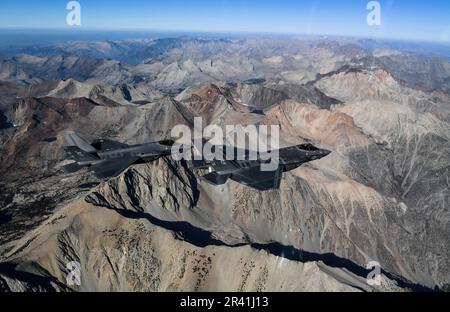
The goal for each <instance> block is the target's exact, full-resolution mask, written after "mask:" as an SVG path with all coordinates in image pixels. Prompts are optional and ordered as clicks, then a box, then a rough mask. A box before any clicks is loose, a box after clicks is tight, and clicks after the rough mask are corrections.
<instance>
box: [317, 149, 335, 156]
mask: <svg viewBox="0 0 450 312" xmlns="http://www.w3.org/2000/svg"><path fill="white" fill-rule="evenodd" d="M331 153H332V152H331V151H329V150H326V149H323V150H320V156H322V157H326V156H328V155H330V154H331Z"/></svg>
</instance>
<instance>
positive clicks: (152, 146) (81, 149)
mask: <svg viewBox="0 0 450 312" xmlns="http://www.w3.org/2000/svg"><path fill="white" fill-rule="evenodd" d="M65 139H66V142H67V147H66V148H65V150H64V152H65V156H66V158H67V159H71V160H73V161H75V162H74V163H71V164H69V165H66V166H64V167H63V168H62V169H63V170H64V171H65V172H66V173H74V172H77V171H79V170H81V169H83V168H86V167H87V168H88V169H89V170H90V171H92V172H93V173H94V175H95V176H96V177H97V178H99V179H101V180H103V179H107V178H111V177H115V176H117V175H119V174H120V173H121V172H123V171H124V170H126V169H127V168H128V167H130V166H131V165H134V164H139V163H147V162H151V161H154V160H157V159H158V158H160V157H162V156H167V155H170V154H171V147H172V145H173V144H174V142H173V141H171V140H167V141H160V142H154V143H147V144H141V145H127V144H123V143H119V142H114V141H110V140H96V141H94V142H92V144H91V143H88V142H87V141H86V140H85V139H83V138H82V137H81V136H79V135H78V134H76V133H66V135H65Z"/></svg>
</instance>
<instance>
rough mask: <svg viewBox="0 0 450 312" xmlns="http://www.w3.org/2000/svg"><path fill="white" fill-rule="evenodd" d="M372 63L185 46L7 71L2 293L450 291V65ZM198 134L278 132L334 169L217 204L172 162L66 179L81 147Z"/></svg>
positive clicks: (67, 55)
mask: <svg viewBox="0 0 450 312" xmlns="http://www.w3.org/2000/svg"><path fill="white" fill-rule="evenodd" d="M368 46H369V45H368V43H367V42H362V41H354V42H353V41H351V40H346V41H345V43H344V42H339V41H334V40H331V39H327V40H325V39H314V38H298V37H296V38H276V37H273V38H269V37H267V38H263V37H251V38H239V39H234V38H226V39H221V38H217V39H214V38H207V39H205V38H179V39H155V40H153V39H145V40H125V41H117V42H112V41H105V42H102V41H99V42H70V43H64V44H59V45H56V46H50V47H45V48H43V47H39V48H38V47H26V48H20V53H18V52H17V50H15V53H14V54H12V53H4V54H5V55H8V56H7V57H3V59H2V60H0V95H1V96H0V149H1V155H0V175H1V177H2V179H1V180H0V262H1V263H0V290H5V291H52V290H63V291H80V290H81V291H82V290H89V291H105V290H106V291H109V290H110V291H189V290H191V291H282V290H290V291H351V290H354V291H361V290H362V291H374V290H381V291H411V290H412V291H417V290H433V289H439V290H447V289H448V287H449V285H450V272H449V268H450V254H449V251H448V248H447V245H448V242H449V241H450V212H449V205H448V202H449V198H450V182H449V171H450V167H449V155H450V144H449V139H450V126H449V122H450V95H449V90H450V85H449V82H450V65H449V62H448V61H447V60H446V59H445V58H444V57H439V56H436V55H427V54H425V53H421V54H420V55H419V54H416V53H413V52H407V51H405V49H402V50H395V49H394V48H393V47H392V46H379V47H377V46H376V45H375V43H373V42H371V43H370V48H368ZM193 116H201V117H203V118H204V120H205V122H206V123H212V124H218V125H220V126H223V125H234V124H240V125H250V124H255V125H279V126H280V131H281V145H282V146H290V145H298V144H303V143H311V144H314V145H315V146H317V147H320V148H323V149H327V150H331V151H332V152H333V153H332V154H331V155H329V156H328V157H326V158H323V159H321V160H318V161H314V162H311V163H308V164H307V165H304V166H302V167H300V168H298V169H296V170H294V171H292V172H289V173H286V174H285V175H284V176H283V179H282V181H281V186H280V189H279V190H271V191H267V192H260V191H256V190H254V189H251V188H248V187H246V186H243V185H240V184H237V183H235V182H233V181H229V182H228V183H227V184H225V185H224V186H219V187H215V186H211V185H210V184H207V183H205V182H204V181H201V180H198V179H197V178H196V176H195V175H194V173H193V172H191V171H190V170H189V167H188V166H187V165H186V164H185V163H184V162H177V161H174V160H173V159H171V158H170V157H167V158H162V159H160V160H158V161H155V162H153V163H150V164H146V165H136V166H133V167H131V168H130V169H129V170H128V171H126V172H124V173H123V174H122V175H120V176H119V177H117V178H114V179H111V180H109V181H98V180H96V179H95V178H94V177H93V176H91V175H90V174H89V173H88V171H81V172H79V173H76V174H64V173H63V172H62V170H61V167H62V166H64V165H66V164H67V162H66V161H65V160H64V156H63V149H64V144H65V142H64V133H65V132H66V131H75V132H78V133H80V134H81V135H82V136H84V137H86V138H87V139H89V140H94V139H98V138H106V139H111V140H115V141H119V142H126V143H127V144H140V143H144V142H150V141H158V140H163V139H168V138H170V132H171V130H172V128H173V127H174V126H175V125H179V124H185V125H190V124H191V122H192V118H193ZM72 261H77V262H79V263H80V265H81V268H82V270H81V271H82V279H81V285H80V286H76V287H75V286H71V285H69V284H68V283H67V279H66V277H67V273H68V269H67V267H66V265H67V263H69V262H72ZM370 261H377V262H379V263H380V265H381V267H382V272H383V274H382V283H381V285H379V286H369V285H368V284H367V282H366V276H367V274H368V273H369V271H368V270H366V265H367V264H368V263H369V262H370Z"/></svg>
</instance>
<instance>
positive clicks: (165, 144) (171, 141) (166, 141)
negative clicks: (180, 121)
mask: <svg viewBox="0 0 450 312" xmlns="http://www.w3.org/2000/svg"><path fill="white" fill-rule="evenodd" d="M158 143H159V144H161V145H164V146H173V145H174V144H175V141H174V140H163V141H159V142H158Z"/></svg>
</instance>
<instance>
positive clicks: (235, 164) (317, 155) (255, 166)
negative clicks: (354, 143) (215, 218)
mask: <svg viewBox="0 0 450 312" xmlns="http://www.w3.org/2000/svg"><path fill="white" fill-rule="evenodd" d="M216 148H219V147H216ZM220 148H221V149H222V150H225V149H226V147H220ZM213 153H214V148H213ZM221 153H222V151H221ZM234 153H235V155H237V153H238V150H237V149H235V150H234ZM330 153H331V152H330V151H328V150H325V149H319V148H316V147H315V146H313V145H311V144H302V145H298V146H292V147H287V148H283V149H280V150H278V155H279V156H278V157H279V158H278V168H277V169H276V170H274V171H264V170H262V169H263V168H262V165H263V164H267V163H269V162H270V161H267V160H263V159H262V158H261V156H260V154H258V157H256V158H257V159H256V160H213V161H204V160H191V161H189V162H188V167H189V168H190V169H191V170H193V171H194V172H195V173H196V174H197V175H198V176H201V179H202V180H204V181H206V182H208V183H210V184H212V185H215V186H218V185H223V184H225V183H226V182H227V181H228V180H229V179H231V180H233V181H236V182H238V183H241V184H244V185H246V186H248V187H251V188H254V189H256V190H259V191H267V190H271V189H278V188H279V187H280V183H281V178H282V175H283V173H284V172H288V171H291V170H294V169H296V168H298V167H300V166H301V165H303V164H304V163H307V162H310V161H313V160H318V159H321V158H323V157H325V156H327V155H329V154H330ZM241 155H245V158H248V159H250V157H248V156H249V155H250V152H249V151H248V150H245V151H244V152H243V153H242V154H241ZM275 155H276V154H275ZM222 158H224V159H225V157H222ZM243 158H244V157H243Z"/></svg>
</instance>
